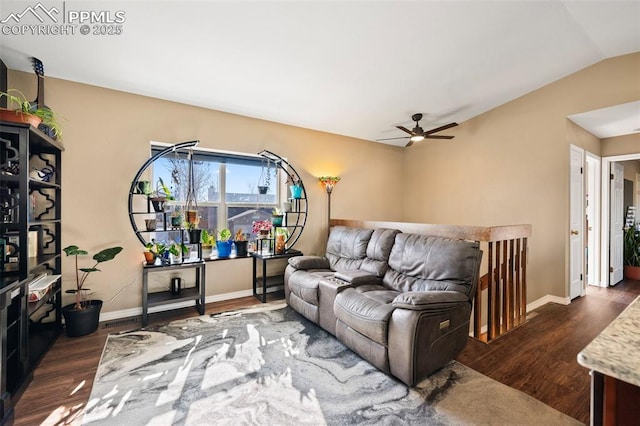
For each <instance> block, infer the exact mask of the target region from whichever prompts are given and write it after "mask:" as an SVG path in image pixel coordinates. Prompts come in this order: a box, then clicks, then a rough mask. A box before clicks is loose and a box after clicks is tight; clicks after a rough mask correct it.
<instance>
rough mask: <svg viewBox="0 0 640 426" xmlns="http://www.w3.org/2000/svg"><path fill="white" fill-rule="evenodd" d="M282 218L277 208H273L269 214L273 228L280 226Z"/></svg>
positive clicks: (282, 215) (280, 211)
mask: <svg viewBox="0 0 640 426" xmlns="http://www.w3.org/2000/svg"><path fill="white" fill-rule="evenodd" d="M283 218H284V213H282V210H280V209H279V208H278V207H274V208H273V211H272V212H271V223H272V224H273V226H282V219H283Z"/></svg>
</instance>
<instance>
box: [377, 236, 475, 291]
mask: <svg viewBox="0 0 640 426" xmlns="http://www.w3.org/2000/svg"><path fill="white" fill-rule="evenodd" d="M481 258H482V252H481V251H480V245H479V244H478V243H477V242H471V241H464V240H450V239H446V238H439V237H430V236H426V235H417V234H398V235H396V238H395V243H394V245H393V248H392V249H391V255H390V256H389V270H388V271H387V273H386V274H385V276H384V278H383V283H384V285H385V286H386V287H388V288H391V289H393V290H397V291H400V292H407V291H429V290H445V291H458V292H460V293H463V294H465V295H466V296H467V297H468V298H469V299H470V300H471V299H472V298H473V295H474V292H475V286H476V285H477V281H478V272H479V270H480V260H481Z"/></svg>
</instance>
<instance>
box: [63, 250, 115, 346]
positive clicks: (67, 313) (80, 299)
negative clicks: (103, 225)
mask: <svg viewBox="0 0 640 426" xmlns="http://www.w3.org/2000/svg"><path fill="white" fill-rule="evenodd" d="M121 251H122V247H111V248H107V249H104V250H101V251H99V252H98V253H96V254H94V255H93V260H94V261H95V262H96V263H95V265H93V266H92V267H91V268H79V267H78V256H86V255H87V254H89V253H88V252H87V251H85V250H81V249H80V248H79V247H78V246H75V245H71V246H68V247H65V248H64V252H65V254H66V255H67V256H75V264H76V288H75V289H70V290H67V291H66V292H67V293H75V295H76V300H75V303H71V304H69V305H66V306H64V307H63V308H62V315H63V316H64V319H65V323H66V329H67V336H69V337H76V336H84V335H85V334H89V333H93V332H94V331H96V330H97V329H98V320H99V319H100V309H101V308H102V300H90V299H88V298H87V292H88V291H89V290H90V289H88V288H85V287H84V283H85V281H86V280H87V278H88V277H89V274H90V273H92V272H98V271H100V269H98V268H97V266H98V265H99V264H100V263H103V262H108V261H110V260H113V259H114V258H115V257H116V256H117V255H118V253H120V252H121Z"/></svg>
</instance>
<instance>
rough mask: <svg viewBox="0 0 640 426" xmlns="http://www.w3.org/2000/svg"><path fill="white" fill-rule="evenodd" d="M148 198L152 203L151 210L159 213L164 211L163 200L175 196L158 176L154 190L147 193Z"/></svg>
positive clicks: (173, 198)
mask: <svg viewBox="0 0 640 426" xmlns="http://www.w3.org/2000/svg"><path fill="white" fill-rule="evenodd" d="M149 200H151V203H152V204H153V210H154V211H155V212H156V213H161V212H163V211H164V204H165V202H166V201H167V200H169V201H171V200H175V197H174V196H173V195H172V194H171V190H170V189H169V187H167V185H165V183H164V181H163V180H162V178H161V177H159V178H158V182H157V183H156V190H155V191H153V193H151V194H150V195H149Z"/></svg>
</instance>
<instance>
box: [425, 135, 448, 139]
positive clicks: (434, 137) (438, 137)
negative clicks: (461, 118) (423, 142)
mask: <svg viewBox="0 0 640 426" xmlns="http://www.w3.org/2000/svg"><path fill="white" fill-rule="evenodd" d="M454 137H455V136H443V135H425V136H424V138H425V139H453V138H454Z"/></svg>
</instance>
